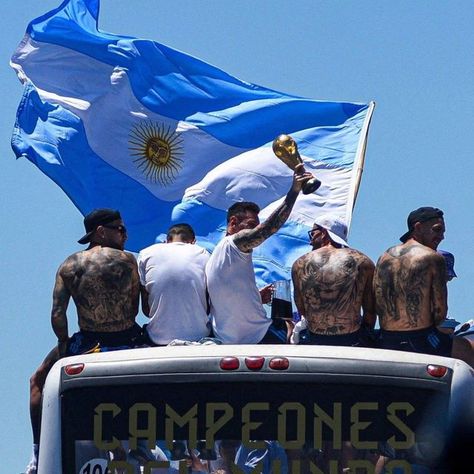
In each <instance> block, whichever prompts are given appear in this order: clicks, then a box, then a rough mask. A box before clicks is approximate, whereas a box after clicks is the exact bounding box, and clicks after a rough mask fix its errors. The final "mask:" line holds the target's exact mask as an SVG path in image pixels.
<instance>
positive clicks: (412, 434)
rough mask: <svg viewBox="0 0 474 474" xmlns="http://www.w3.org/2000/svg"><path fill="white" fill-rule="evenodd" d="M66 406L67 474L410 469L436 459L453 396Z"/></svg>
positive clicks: (258, 393) (260, 395)
mask: <svg viewBox="0 0 474 474" xmlns="http://www.w3.org/2000/svg"><path fill="white" fill-rule="evenodd" d="M61 406H62V430H63V432H62V439H63V468H64V472H67V473H80V474H105V473H106V472H108V471H107V468H106V466H109V468H110V469H111V472H113V470H114V469H118V470H117V472H125V473H128V472H130V473H141V472H144V473H155V472H160V473H165V472H169V473H172V472H173V473H174V472H176V473H177V472H178V471H179V470H180V469H181V470H182V471H181V472H192V471H205V472H215V473H216V474H226V473H230V472H255V473H256V472H283V473H284V472H295V473H296V472H338V471H339V470H340V469H342V468H343V467H347V466H349V467H352V468H353V469H354V468H363V467H364V466H365V467H366V468H367V469H369V467H370V466H372V467H373V466H375V463H376V462H377V460H378V459H379V457H380V456H381V455H384V456H385V457H386V458H388V459H389V460H390V461H389V462H392V464H393V463H398V464H397V466H398V468H400V469H404V468H407V469H408V468H409V467H410V464H413V463H414V462H417V463H421V464H426V465H429V464H432V463H434V462H435V461H436V456H437V455H438V454H439V442H440V440H442V438H443V432H444V430H445V428H446V426H447V421H448V420H447V418H446V417H447V412H448V397H447V395H445V394H443V393H440V392H438V391H435V390H432V389H424V388H423V389H422V388H413V387H410V388H407V387H396V386H390V385H387V384H384V385H381V386H379V385H372V384H370V385H368V384H367V385H356V384H350V385H349V384H347V385H346V384H329V383H326V384H322V383H312V382H308V383H300V382H296V383H295V382H291V381H288V382H287V383H282V382H278V383H274V382H265V381H262V382H255V381H253V382H245V381H244V382H220V383H216V382H202V383H160V384H137V385H133V386H130V385H119V386H106V387H105V386H104V387H84V388H76V389H71V390H68V391H66V392H65V393H64V394H63V395H62V405H61ZM421 448H422V449H421ZM349 463H352V464H350V465H349ZM357 463H358V464H357ZM343 464H344V465H343ZM393 466H394V465H392V467H393ZM407 466H408V467H407ZM120 469H121V471H120ZM183 469H184V470H183ZM362 472H365V471H362ZM367 472H371V471H370V469H369V470H368V471H367ZM400 472H404V471H403V470H401V471H400ZM406 472H410V471H409V470H408V471H406Z"/></svg>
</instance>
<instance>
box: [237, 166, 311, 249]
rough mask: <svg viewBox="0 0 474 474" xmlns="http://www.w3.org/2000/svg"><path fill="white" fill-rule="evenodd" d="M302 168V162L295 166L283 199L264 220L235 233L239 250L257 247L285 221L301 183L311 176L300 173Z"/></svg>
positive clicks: (301, 185) (306, 173)
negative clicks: (289, 185) (291, 181)
mask: <svg viewBox="0 0 474 474" xmlns="http://www.w3.org/2000/svg"><path fill="white" fill-rule="evenodd" d="M302 169H304V166H303V164H302V163H300V164H299V165H297V166H296V168H295V172H294V174H293V184H292V185H291V188H290V190H289V191H288V194H287V195H286V198H285V200H284V201H283V203H282V204H281V205H280V206H278V207H277V208H276V209H275V210H274V211H273V212H272V213H271V215H270V216H269V217H268V219H267V220H266V221H265V222H263V223H262V224H259V225H258V226H257V227H255V228H254V229H244V230H241V231H239V232H237V234H235V236H234V242H235V245H237V247H238V248H239V250H240V251H242V252H250V251H251V250H252V249H254V248H255V247H258V246H259V245H260V244H261V243H262V242H264V241H265V240H266V239H268V237H270V236H271V235H272V234H274V233H275V232H276V231H277V230H278V229H279V228H280V227H281V226H282V225H283V224H284V223H285V222H286V220H287V219H288V217H289V216H290V214H291V210H292V209H293V205H294V204H295V201H296V198H297V197H298V194H299V192H300V191H301V189H302V187H303V185H304V184H305V183H306V182H307V181H308V180H309V179H311V178H312V177H313V175H312V174H311V173H308V172H304V173H302Z"/></svg>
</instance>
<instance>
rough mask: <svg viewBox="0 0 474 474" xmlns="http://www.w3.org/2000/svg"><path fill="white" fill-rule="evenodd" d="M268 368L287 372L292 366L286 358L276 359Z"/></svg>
mask: <svg viewBox="0 0 474 474" xmlns="http://www.w3.org/2000/svg"><path fill="white" fill-rule="evenodd" d="M268 366H269V367H270V369H273V370H286V369H287V368H288V367H289V366H290V361H289V360H288V359H287V358H286V357H274V358H273V359H272V360H271V361H270V363H269V364H268Z"/></svg>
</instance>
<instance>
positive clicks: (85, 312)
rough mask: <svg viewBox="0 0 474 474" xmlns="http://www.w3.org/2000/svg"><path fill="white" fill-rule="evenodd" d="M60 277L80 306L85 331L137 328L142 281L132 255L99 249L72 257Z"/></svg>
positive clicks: (81, 322) (79, 313) (80, 315)
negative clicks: (139, 279)
mask: <svg viewBox="0 0 474 474" xmlns="http://www.w3.org/2000/svg"><path fill="white" fill-rule="evenodd" d="M58 276H59V277H61V278H62V280H63V282H64V287H65V289H66V290H67V291H68V292H69V293H70V295H71V296H72V298H73V300H74V302H75V304H76V307H77V314H78V317H79V327H80V329H81V330H85V331H94V332H115V331H123V330H125V329H128V328H130V327H131V326H132V325H133V324H134V321H135V316H136V315H137V312H138V294H139V281H138V272H137V267H136V263H135V259H134V257H133V256H132V255H131V254H129V253H127V252H124V251H122V250H117V249H113V248H109V247H101V246H96V247H93V248H91V249H89V250H84V251H82V252H77V253H75V254H73V255H71V256H70V257H68V258H67V259H66V260H65V262H64V263H63V264H62V265H61V266H60V268H59V270H58Z"/></svg>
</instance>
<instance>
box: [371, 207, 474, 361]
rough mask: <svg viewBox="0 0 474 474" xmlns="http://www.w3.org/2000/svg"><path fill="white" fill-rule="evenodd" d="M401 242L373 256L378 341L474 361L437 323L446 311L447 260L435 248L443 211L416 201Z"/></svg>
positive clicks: (442, 228) (440, 235)
mask: <svg viewBox="0 0 474 474" xmlns="http://www.w3.org/2000/svg"><path fill="white" fill-rule="evenodd" d="M407 225H408V231H407V232H406V233H405V234H403V235H402V236H401V237H400V240H401V242H402V244H400V245H396V246H395V247H392V248H390V249H388V250H387V251H386V252H385V253H384V254H383V255H382V256H381V257H380V258H379V260H378V262H377V266H376V270H375V275H374V291H375V301H376V311H377V314H378V316H379V320H380V328H381V330H380V341H379V346H380V347H381V348H384V349H394V350H405V351H413V352H421V353H427V354H437V355H444V356H450V355H452V356H453V357H456V358H459V359H463V360H465V361H466V362H468V363H469V364H471V365H472V364H473V355H472V351H471V350H470V347H468V344H466V342H467V341H463V340H462V338H456V337H454V338H451V337H450V336H449V335H448V334H444V333H442V332H441V331H439V330H438V329H437V326H438V325H440V324H441V323H442V322H443V321H444V320H445V318H446V314H447V309H448V305H447V287H446V281H447V278H446V263H445V261H444V258H443V257H442V256H441V255H440V254H439V253H437V252H436V249H437V247H438V245H439V244H440V242H441V241H442V240H443V239H444V232H445V225H444V219H443V211H441V210H440V209H437V208H434V207H420V208H419V209H416V210H415V211H413V212H411V213H410V214H409V216H408V219H407Z"/></svg>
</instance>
